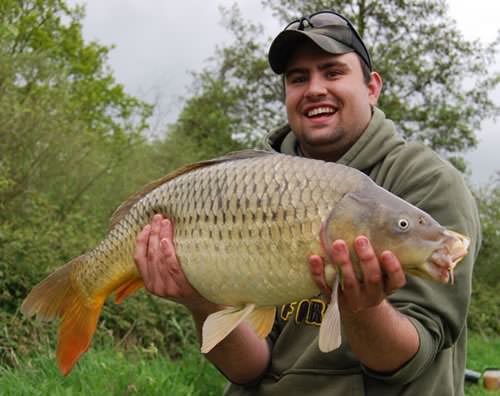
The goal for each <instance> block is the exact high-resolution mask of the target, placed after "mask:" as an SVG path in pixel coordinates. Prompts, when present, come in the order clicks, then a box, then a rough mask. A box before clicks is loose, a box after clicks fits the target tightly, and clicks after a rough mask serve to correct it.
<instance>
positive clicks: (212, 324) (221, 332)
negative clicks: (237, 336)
mask: <svg viewBox="0 0 500 396" xmlns="http://www.w3.org/2000/svg"><path fill="white" fill-rule="evenodd" d="M254 309H255V304H248V305H245V306H244V307H230V308H226V309H223V310H222V311H218V312H214V313H213V314H211V315H209V316H208V318H207V319H206V320H205V322H204V323H203V328H202V345H201V352H202V353H207V352H210V350H211V349H212V348H213V347H214V346H216V345H217V344H218V343H219V342H221V341H222V340H223V339H224V338H226V336H227V335H228V334H229V333H230V332H231V331H233V330H234V329H235V328H236V327H237V326H238V325H239V324H240V323H241V322H243V320H245V319H246V318H247V317H248V316H249V315H250V314H251V313H252V311H253V310H254Z"/></svg>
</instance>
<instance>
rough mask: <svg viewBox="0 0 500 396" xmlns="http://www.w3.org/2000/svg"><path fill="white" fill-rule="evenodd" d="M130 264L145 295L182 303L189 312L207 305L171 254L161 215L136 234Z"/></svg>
mask: <svg viewBox="0 0 500 396" xmlns="http://www.w3.org/2000/svg"><path fill="white" fill-rule="evenodd" d="M134 261H135V263H136V265H137V269H138V270H139V273H140V274H141V277H142V279H143V280H144V286H145V287H146V289H147V290H148V291H149V292H151V293H153V294H155V295H157V296H159V297H164V298H168V299H169V300H172V301H175V302H178V303H180V304H184V305H186V306H187V307H188V308H189V309H197V308H200V307H201V306H207V305H210V304H211V303H210V302H209V301H207V300H206V299H204V298H203V297H202V296H201V295H200V294H199V293H198V292H197V291H196V290H195V289H194V288H193V287H192V286H191V284H190V283H189V281H188V280H187V278H186V276H185V275H184V272H183V271H182V269H181V266H180V263H179V260H178V258H177V256H176V254H175V248H174V244H173V226H172V223H171V222H170V221H169V220H168V219H164V218H163V216H162V215H160V214H157V215H155V216H154V217H153V220H152V221H151V224H148V225H146V226H145V227H144V228H143V230H142V231H141V232H140V233H139V236H138V237H137V240H136V246H135V254H134ZM212 305H214V304H212ZM214 307H215V305H214ZM212 310H213V309H210V311H212Z"/></svg>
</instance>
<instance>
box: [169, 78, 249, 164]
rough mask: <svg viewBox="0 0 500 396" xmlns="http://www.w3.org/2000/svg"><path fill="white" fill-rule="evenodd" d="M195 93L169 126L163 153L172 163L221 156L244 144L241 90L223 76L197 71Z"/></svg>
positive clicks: (245, 143)
mask: <svg viewBox="0 0 500 396" xmlns="http://www.w3.org/2000/svg"><path fill="white" fill-rule="evenodd" d="M194 77H195V83H196V85H195V94H194V95H193V96H192V97H191V98H189V99H188V100H187V101H186V104H185V106H184V108H183V110H182V112H181V114H180V116H179V118H178V120H177V122H176V123H175V124H174V125H172V126H171V127H170V130H169V134H168V136H167V139H166V140H165V142H164V143H163V145H162V146H163V149H162V150H161V152H162V156H163V157H164V158H167V159H168V161H164V162H168V163H169V164H170V166H172V167H177V166H179V165H181V164H183V163H186V162H195V161H198V160H201V159H208V158H213V157H217V156H220V155H222V154H225V153H227V152H228V151H236V150H239V149H242V148H243V147H245V146H246V145H247V144H248V143H247V142H246V140H245V138H246V136H243V135H242V134H241V133H239V132H240V131H239V130H238V129H237V127H238V126H239V125H241V122H242V120H241V114H240V106H241V102H240V101H239V90H238V89H237V88H235V87H229V88H228V87H227V86H226V82H225V81H224V79H223V78H220V79H216V78H213V77H212V76H211V75H210V73H207V72H201V73H199V74H195V75H194Z"/></svg>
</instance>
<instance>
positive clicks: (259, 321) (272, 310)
mask: <svg viewBox="0 0 500 396" xmlns="http://www.w3.org/2000/svg"><path fill="white" fill-rule="evenodd" d="M275 316H276V307H260V308H256V309H255V310H254V311H253V312H252V313H250V315H248V317H247V319H246V321H247V322H248V324H249V325H250V327H251V328H252V329H253V331H255V333H256V334H257V335H258V336H259V337H260V338H264V337H266V336H267V335H268V334H269V333H270V332H271V330H272V328H273V324H274V318H275Z"/></svg>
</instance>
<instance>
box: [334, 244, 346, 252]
mask: <svg viewBox="0 0 500 396" xmlns="http://www.w3.org/2000/svg"><path fill="white" fill-rule="evenodd" d="M333 250H334V252H335V253H344V251H345V246H344V244H343V243H340V242H339V243H334V244H333Z"/></svg>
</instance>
